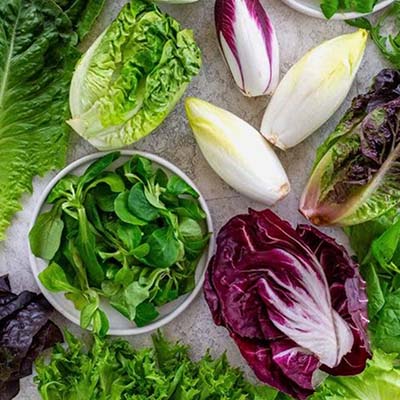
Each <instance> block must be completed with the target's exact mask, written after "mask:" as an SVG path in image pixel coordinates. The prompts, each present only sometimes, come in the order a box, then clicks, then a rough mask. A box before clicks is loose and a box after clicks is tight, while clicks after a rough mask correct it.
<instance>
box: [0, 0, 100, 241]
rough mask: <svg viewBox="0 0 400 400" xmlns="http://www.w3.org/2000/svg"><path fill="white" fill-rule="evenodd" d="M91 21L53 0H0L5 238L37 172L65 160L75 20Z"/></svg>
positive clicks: (1, 220) (1, 229) (0, 177)
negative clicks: (73, 16) (70, 13)
mask: <svg viewBox="0 0 400 400" xmlns="http://www.w3.org/2000/svg"><path fill="white" fill-rule="evenodd" d="M73 3H74V1H65V2H64V4H63V6H64V7H68V6H69V5H71V4H73ZM75 3H76V2H75ZM88 7H89V6H88ZM89 13H90V12H89V8H87V13H86V14H85V15H89ZM95 14H96V13H95ZM94 16H95V15H93V17H94ZM84 21H85V23H84ZM88 21H89V17H86V18H83V20H81V19H80V18H77V19H76V20H75V21H74V22H71V20H70V19H69V18H68V16H67V15H66V14H65V13H64V12H63V11H62V9H61V8H60V7H59V5H57V4H56V3H55V2H54V1H53V0H3V1H1V2H0V27H1V29H0V142H1V156H0V171H1V174H0V202H1V208H0V240H2V239H4V238H5V231H6V229H7V227H8V226H9V224H10V221H11V219H12V217H13V215H14V214H15V212H17V211H18V210H20V209H21V205H20V198H21V196H22V194H23V193H26V192H31V191H32V178H33V177H34V176H36V175H39V176H43V175H44V174H45V173H46V172H48V171H49V170H52V169H58V168H61V167H62V166H63V165H64V163H65V161H66V153H67V145H68V126H67V125H66V124H65V123H64V120H65V118H66V116H67V115H68V90H69V84H70V80H71V77H72V72H73V68H74V64H75V62H76V60H77V59H78V57H79V53H78V52H77V50H76V48H75V46H76V44H77V41H78V37H77V34H76V33H75V32H74V30H73V25H74V26H76V27H79V29H84V26H86V27H87V26H88ZM81 22H82V25H81ZM79 29H78V30H79Z"/></svg>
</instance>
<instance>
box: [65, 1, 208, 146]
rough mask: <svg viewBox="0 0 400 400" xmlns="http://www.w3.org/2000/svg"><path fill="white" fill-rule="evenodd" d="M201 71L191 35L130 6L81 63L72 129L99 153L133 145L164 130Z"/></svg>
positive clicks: (147, 7)
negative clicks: (186, 91) (159, 127)
mask: <svg viewBox="0 0 400 400" xmlns="http://www.w3.org/2000/svg"><path fill="white" fill-rule="evenodd" d="M200 65H201V59H200V50H199V48H198V46H197V45H196V43H195V41H194V38H193V33H192V31H190V30H187V29H182V28H181V26H180V24H179V23H178V22H177V21H176V20H175V19H173V18H171V17H169V16H167V15H166V14H163V13H162V12H161V11H160V10H159V9H158V7H157V6H155V5H154V4H151V3H149V2H147V1H146V0H135V1H131V2H130V3H128V4H127V5H126V6H125V7H124V8H123V9H122V11H121V12H120V14H119V16H118V17H117V19H116V20H115V21H114V22H113V23H112V24H111V25H110V26H109V27H108V28H107V29H106V31H105V32H104V33H103V34H102V35H100V37H99V38H98V39H97V40H96V41H95V42H94V43H93V45H92V46H91V47H90V48H89V50H88V51H87V52H86V54H85V55H84V56H83V58H82V59H81V60H80V62H79V63H78V65H77V68H76V71H75V73H74V77H73V80H72V84H71V92H70V107H71V113H72V119H70V120H69V121H68V123H69V124H70V125H71V126H72V128H73V129H74V130H75V131H76V132H77V133H78V134H80V135H81V136H82V137H84V138H85V139H86V140H88V141H89V142H90V143H92V144H93V145H94V146H95V147H97V148H99V149H112V148H119V147H123V146H125V145H128V144H130V143H133V142H135V141H137V140H139V139H141V138H142V137H143V136H146V135H148V134H149V133H150V132H152V131H153V130H154V129H155V128H157V127H158V126H159V125H160V124H161V122H162V121H163V120H164V119H165V118H166V117H167V115H168V114H169V113H170V111H171V110H172V109H173V108H174V107H175V105H176V103H177V102H178V101H179V99H180V98H181V96H182V94H183V92H184V91H185V89H186V87H187V85H188V84H189V82H190V81H191V79H192V78H193V76H194V75H196V74H197V73H198V72H199V69H200Z"/></svg>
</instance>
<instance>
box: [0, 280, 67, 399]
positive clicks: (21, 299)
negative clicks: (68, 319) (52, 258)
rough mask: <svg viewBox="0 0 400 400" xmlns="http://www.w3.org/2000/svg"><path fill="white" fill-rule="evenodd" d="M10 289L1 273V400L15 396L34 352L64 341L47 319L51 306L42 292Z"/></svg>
mask: <svg viewBox="0 0 400 400" xmlns="http://www.w3.org/2000/svg"><path fill="white" fill-rule="evenodd" d="M10 290H11V289H10V284H9V281H8V277H7V276H3V277H0V400H10V399H12V398H14V397H15V396H16V395H17V394H18V392H19V380H20V379H21V378H23V377H25V376H28V375H30V374H31V373H32V365H33V362H34V360H35V359H36V358H37V356H38V355H39V354H40V353H41V352H42V351H43V350H45V349H46V348H48V347H51V346H53V345H54V344H55V343H57V342H62V341H63V337H62V333H61V331H60V329H59V328H58V327H57V326H56V325H55V324H53V323H52V322H51V321H50V320H49V317H50V315H51V313H52V311H53V308H52V307H51V305H50V304H49V303H48V302H47V300H46V299H45V298H44V297H43V295H37V294H35V293H32V292H28V291H24V292H22V293H20V294H19V295H15V294H13V293H11V291H10ZM5 299H7V301H5Z"/></svg>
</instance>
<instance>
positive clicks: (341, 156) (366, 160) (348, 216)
mask: <svg viewBox="0 0 400 400" xmlns="http://www.w3.org/2000/svg"><path fill="white" fill-rule="evenodd" d="M399 115H400V72H399V71H395V70H389V69H386V70H383V71H381V72H380V73H379V74H378V75H377V76H376V78H375V80H374V83H373V85H372V87H371V89H370V91H369V92H368V93H366V94H362V95H359V96H357V97H356V98H355V99H354V100H353V102H352V106H351V108H350V109H349V110H348V111H347V113H346V114H345V116H344V117H343V119H342V121H341V122H340V124H339V125H338V126H337V128H336V129H335V131H334V132H333V133H332V134H331V135H330V136H329V137H328V138H327V140H326V141H325V143H323V144H322V146H321V147H320V148H319V149H318V151H317V157H316V161H315V163H314V169H313V173H312V175H311V177H310V180H309V182H308V184H307V187H306V189H305V191H304V193H303V195H302V199H301V202H300V211H301V212H302V213H303V214H304V215H305V216H306V217H307V218H308V219H310V221H311V222H313V223H315V224H316V225H330V224H339V225H355V224H359V223H362V222H365V221H368V220H371V219H373V218H376V217H379V216H380V215H382V214H384V213H385V212H386V211H388V210H389V209H390V208H392V207H395V206H396V205H397V204H399V203H400V178H399V177H400V174H399V171H400V168H399V160H400V118H399Z"/></svg>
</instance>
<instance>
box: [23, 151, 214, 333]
mask: <svg viewBox="0 0 400 400" xmlns="http://www.w3.org/2000/svg"><path fill="white" fill-rule="evenodd" d="M117 151H118V152H119V153H120V154H121V156H128V157H131V156H134V155H139V156H142V157H145V158H148V159H149V160H151V161H154V162H155V163H157V164H159V165H160V166H161V167H163V168H165V169H166V170H169V171H171V172H172V173H174V174H176V175H178V176H179V177H181V178H182V179H184V180H185V181H186V182H187V183H189V184H190V185H191V186H192V187H193V188H194V189H195V190H196V191H197V192H198V193H199V199H198V200H199V202H200V205H201V207H202V209H203V211H204V212H205V213H206V223H207V227H208V230H209V232H210V233H211V236H210V241H209V244H208V248H207V249H206V250H205V252H204V254H203V257H204V256H205V262H204V267H203V270H202V271H201V274H200V276H199V279H198V281H197V282H196V285H195V287H194V289H193V290H192V292H190V293H189V294H188V295H187V297H186V299H185V300H183V302H182V303H181V304H179V305H178V306H177V307H176V308H175V309H174V310H173V311H171V312H170V313H169V314H167V315H165V316H164V317H161V318H160V319H159V320H157V321H155V322H152V323H150V324H149V325H146V326H143V327H135V326H132V328H128V329H115V328H114V329H113V328H111V327H110V329H109V331H108V332H107V335H112V336H128V335H140V334H144V333H148V332H151V331H154V330H156V329H159V328H161V327H163V326H165V325H166V324H168V323H170V322H171V321H172V320H174V319H175V318H177V317H178V316H179V315H181V314H182V313H183V312H184V311H185V310H186V309H187V308H188V307H189V305H190V304H191V303H192V302H193V300H194V299H195V298H196V297H197V295H198V294H199V292H200V290H201V289H202V287H203V283H204V280H205V274H206V270H207V265H208V262H209V260H210V258H211V256H212V254H213V253H214V227H213V222H212V218H211V213H210V210H209V208H208V205H207V203H206V200H205V198H204V197H203V195H202V193H201V192H200V191H199V189H198V188H197V186H196V184H195V183H194V182H193V181H192V180H191V179H190V178H189V177H188V176H187V175H186V174H185V173H184V172H183V171H182V170H181V169H180V168H178V167H177V166H176V165H174V164H173V163H171V162H170V161H168V160H166V159H165V158H162V157H160V156H158V155H156V154H152V153H148V152H146V151H138V150H117ZM111 152H112V151H105V152H96V153H92V154H89V155H86V156H84V157H82V158H79V159H77V160H75V161H73V162H72V163H70V164H68V165H67V166H66V167H65V168H63V169H62V170H61V171H60V172H58V173H57V174H56V176H55V177H54V178H53V179H51V181H50V182H49V183H48V184H47V185H46V187H45V189H44V190H43V192H42V193H41V195H40V198H39V200H38V203H37V205H36V207H35V209H34V212H33V214H32V217H31V220H30V223H29V232H30V231H31V229H32V227H33V225H34V224H35V222H36V220H37V218H38V216H39V215H40V213H41V210H42V208H43V206H44V204H45V202H46V199H47V196H48V194H49V193H50V191H51V190H52V189H53V187H54V186H55V184H56V183H57V182H58V181H59V180H60V179H62V178H63V177H64V176H65V175H67V174H69V173H70V172H73V171H74V170H76V169H78V168H79V167H81V166H82V165H84V164H86V163H88V162H90V161H94V160H96V159H98V158H101V157H102V156H104V155H106V154H109V153H111ZM26 242H27V246H28V254H29V264H30V267H31V271H32V273H33V276H34V278H35V281H36V283H37V285H38V286H39V288H40V291H41V292H42V293H43V295H44V297H45V298H46V299H47V301H48V302H49V303H50V304H51V305H52V306H53V307H54V309H55V310H56V311H58V312H59V313H60V314H61V315H63V316H64V317H65V318H67V319H68V320H69V321H71V322H72V323H74V324H76V325H78V326H80V323H79V318H76V317H75V316H74V315H72V314H71V313H70V312H69V311H68V310H65V309H64V308H63V307H61V306H60V305H59V304H58V302H57V301H56V300H55V299H54V298H53V297H52V296H51V292H50V291H48V290H47V289H46V288H45V287H44V286H43V285H42V284H41V282H40V280H39V278H38V275H39V267H38V265H37V262H36V259H37V258H38V257H36V256H34V254H33V253H32V251H31V248H30V244H29V235H27V241H26ZM198 267H199V265H197V267H196V268H198ZM81 329H82V328H81Z"/></svg>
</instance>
